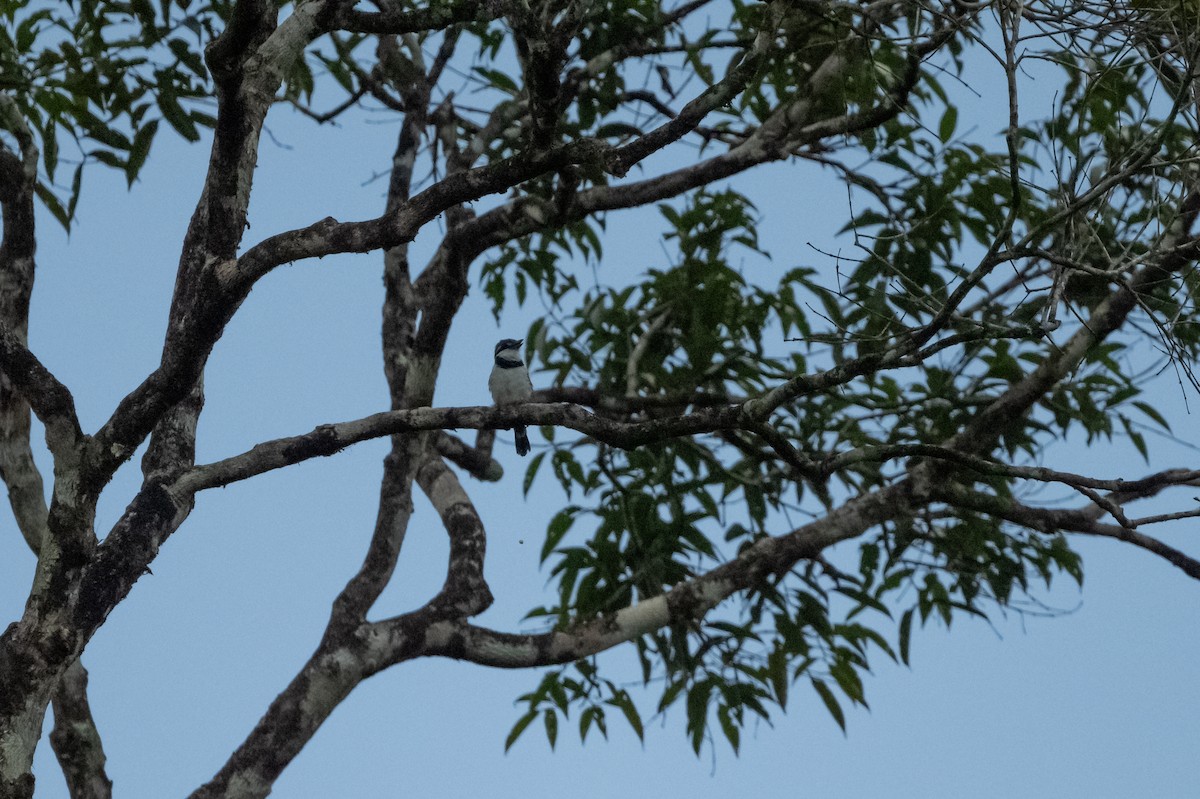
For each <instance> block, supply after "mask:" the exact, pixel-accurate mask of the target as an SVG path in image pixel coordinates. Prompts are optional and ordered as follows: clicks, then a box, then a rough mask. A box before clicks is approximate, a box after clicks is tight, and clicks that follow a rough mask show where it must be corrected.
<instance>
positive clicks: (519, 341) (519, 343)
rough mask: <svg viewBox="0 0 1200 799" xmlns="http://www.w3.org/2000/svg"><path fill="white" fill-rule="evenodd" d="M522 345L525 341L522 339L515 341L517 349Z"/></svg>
mask: <svg viewBox="0 0 1200 799" xmlns="http://www.w3.org/2000/svg"><path fill="white" fill-rule="evenodd" d="M524 343H525V339H523V338H519V339H517V346H518V347H519V346H521V345H522V344H524Z"/></svg>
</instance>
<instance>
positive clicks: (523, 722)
mask: <svg viewBox="0 0 1200 799" xmlns="http://www.w3.org/2000/svg"><path fill="white" fill-rule="evenodd" d="M537 715H538V714H537V711H536V710H530V711H528V712H527V713H525V715H523V716H521V718H519V719H517V723H516V724H514V725H513V728H512V730H510V731H509V733H508V737H507V738H505V739H504V751H505V752H507V751H508V750H509V749H512V745H513V744H515V743H516V742H517V739H518V738H520V737H521V733H523V732H525V728H526V727H528V726H529V725H530V723H531V722H532V721H533V720H534V719H536V718H537Z"/></svg>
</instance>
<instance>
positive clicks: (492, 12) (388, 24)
mask: <svg viewBox="0 0 1200 799" xmlns="http://www.w3.org/2000/svg"><path fill="white" fill-rule="evenodd" d="M380 5H381V6H382V7H383V10H382V11H378V12H372V11H358V10H356V9H355V8H354V3H340V4H339V6H340V7H339V9H338V10H337V11H336V12H335V13H334V14H333V15H331V16H330V17H329V21H328V24H327V26H326V27H327V28H328V29H330V30H343V31H347V32H349V33H375V34H391V35H398V34H404V33H420V32H422V31H436V30H442V29H444V28H448V27H450V26H451V25H457V24H460V23H464V22H487V21H488V20H493V19H497V18H499V17H500V16H502V14H503V3H501V2H499V1H498V0H460V1H459V2H457V3H444V4H443V3H431V4H430V5H429V6H427V7H419V8H412V9H406V10H401V9H400V8H399V6H398V5H392V4H390V3H381V4H380Z"/></svg>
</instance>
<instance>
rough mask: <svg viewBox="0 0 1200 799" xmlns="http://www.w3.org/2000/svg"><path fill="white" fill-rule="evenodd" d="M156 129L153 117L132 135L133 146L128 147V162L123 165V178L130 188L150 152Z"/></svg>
mask: <svg viewBox="0 0 1200 799" xmlns="http://www.w3.org/2000/svg"><path fill="white" fill-rule="evenodd" d="M157 130H158V120H157V119H153V120H151V121H149V122H147V123H146V124H145V125H143V126H142V129H141V130H139V131H138V132H137V134H136V135H135V136H134V137H133V146H132V147H130V148H129V162H128V163H127V164H126V165H125V179H126V181H127V182H128V184H129V186H130V187H131V188H132V186H133V181H134V180H136V179H137V176H138V173H139V172H141V171H142V166H143V165H144V164H145V163H146V156H148V155H149V154H150V144H151V142H153V141H154V134H155V132H156V131H157Z"/></svg>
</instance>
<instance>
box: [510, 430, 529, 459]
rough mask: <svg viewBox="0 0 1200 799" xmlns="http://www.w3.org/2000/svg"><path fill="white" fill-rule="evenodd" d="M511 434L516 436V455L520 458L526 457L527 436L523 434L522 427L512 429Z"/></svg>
mask: <svg viewBox="0 0 1200 799" xmlns="http://www.w3.org/2000/svg"><path fill="white" fill-rule="evenodd" d="M513 433H515V434H516V436H517V454H518V455H522V456H523V455H528V454H529V436H528V435H526V434H525V427H524V426H523V425H522V426H520V427H514V428H513Z"/></svg>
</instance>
